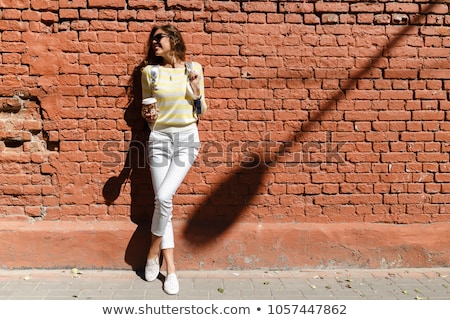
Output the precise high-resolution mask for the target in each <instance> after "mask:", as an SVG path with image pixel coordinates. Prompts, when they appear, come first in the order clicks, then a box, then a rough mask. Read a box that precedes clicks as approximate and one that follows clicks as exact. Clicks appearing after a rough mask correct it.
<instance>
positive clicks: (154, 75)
mask: <svg viewBox="0 0 450 320" xmlns="http://www.w3.org/2000/svg"><path fill="white" fill-rule="evenodd" d="M150 76H151V77H152V84H155V82H156V79H158V76H159V67H158V66H157V65H152V66H151V68H150Z"/></svg>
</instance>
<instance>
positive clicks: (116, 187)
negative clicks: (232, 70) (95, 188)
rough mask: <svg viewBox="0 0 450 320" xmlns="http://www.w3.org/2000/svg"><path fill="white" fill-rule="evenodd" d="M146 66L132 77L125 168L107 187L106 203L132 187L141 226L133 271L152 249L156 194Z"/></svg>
mask: <svg viewBox="0 0 450 320" xmlns="http://www.w3.org/2000/svg"><path fill="white" fill-rule="evenodd" d="M141 67H142V64H141V65H139V66H137V67H136V68H135V70H134V72H133V76H132V79H131V81H132V84H131V90H132V93H131V95H132V97H138V98H137V99H134V98H132V99H131V101H130V103H129V105H128V108H127V110H126V111H125V116H124V117H125V121H126V123H127V125H128V126H129V127H130V128H131V133H132V139H131V142H130V146H129V149H128V152H127V156H126V159H125V163H124V167H123V169H122V171H121V172H120V174H119V175H118V176H117V177H111V178H110V179H109V180H108V181H107V182H106V184H105V185H104V187H103V197H104V199H105V202H106V204H108V205H110V204H112V203H113V202H114V201H115V200H116V199H117V198H118V197H119V195H120V191H121V189H122V188H123V186H124V184H126V183H127V182H129V183H130V187H131V216H130V218H131V221H132V222H133V223H135V224H136V225H137V228H136V230H135V231H134V233H133V235H132V237H131V239H130V241H129V243H128V246H127V249H126V252H125V262H126V263H128V264H129V265H130V266H131V267H132V268H133V270H143V269H144V266H145V263H146V261H147V254H148V251H149V249H150V243H151V236H150V235H151V233H150V225H151V219H152V215H153V210H154V198H155V196H154V191H153V186H152V182H151V176H150V169H149V168H148V165H147V159H146V156H147V152H146V150H145V146H146V145H147V140H148V134H149V129H148V126H147V123H146V122H145V120H144V119H143V118H142V117H141V99H140V97H141V96H142V89H141V85H140V80H141Z"/></svg>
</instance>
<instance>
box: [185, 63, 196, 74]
mask: <svg viewBox="0 0 450 320" xmlns="http://www.w3.org/2000/svg"><path fill="white" fill-rule="evenodd" d="M184 65H185V67H186V74H187V75H189V73H191V71H192V70H194V69H193V67H192V61H188V62H185V63H184Z"/></svg>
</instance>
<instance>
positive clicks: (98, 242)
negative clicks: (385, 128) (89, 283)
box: [0, 221, 450, 270]
mask: <svg viewBox="0 0 450 320" xmlns="http://www.w3.org/2000/svg"><path fill="white" fill-rule="evenodd" d="M174 228H175V243H176V248H175V250H176V251H175V253H176V262H177V268H178V269H179V270H214V269H222V270H223V269H272V270H273V269H280V270H281V269H300V268H400V267H401V268H421V267H427V268H428V267H449V266H450V246H449V245H448V244H449V243H450V232H449V231H450V223H434V224H408V225H394V224H373V223H340V224H339V223H333V224H322V223H296V224H290V223H289V224H288V223H283V224H275V223H264V224H251V223H236V224H234V225H232V226H231V227H230V228H228V229H226V230H222V229H215V228H210V227H209V226H196V227H193V228H192V227H189V228H188V226H187V224H186V223H182V222H177V223H174ZM149 244H150V230H149V227H148V226H137V225H135V224H133V223H132V222H127V221H122V222H101V221H100V222H60V221H58V222H56V221H55V222H51V221H36V222H33V223H29V222H23V221H22V222H11V221H8V222H2V223H1V225H0V268H8V269H17V268H49V269H53V268H73V267H77V268H85V269H86V268H90V269H92V268H93V269H133V270H142V269H143V267H144V264H145V260H146V254H147V252H148V248H149Z"/></svg>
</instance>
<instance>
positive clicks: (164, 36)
mask: <svg viewBox="0 0 450 320" xmlns="http://www.w3.org/2000/svg"><path fill="white" fill-rule="evenodd" d="M166 37H168V35H167V34H165V33H158V34H156V35H154V36H153V37H152V41H156V42H161V39H162V38H166Z"/></svg>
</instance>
